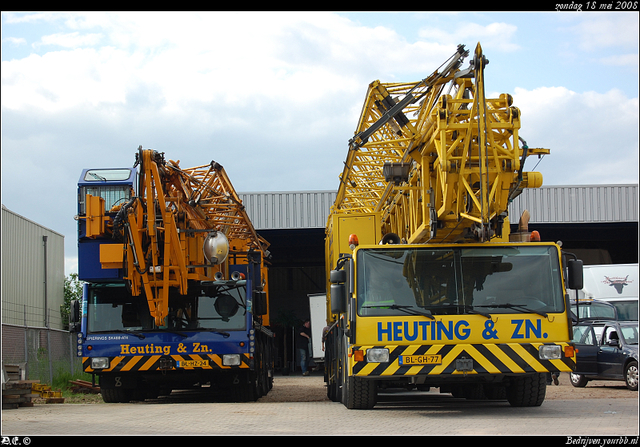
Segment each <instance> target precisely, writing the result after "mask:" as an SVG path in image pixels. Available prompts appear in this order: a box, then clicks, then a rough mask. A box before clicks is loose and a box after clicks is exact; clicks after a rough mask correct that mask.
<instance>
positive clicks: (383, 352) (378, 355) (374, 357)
mask: <svg viewBox="0 0 640 447" xmlns="http://www.w3.org/2000/svg"><path fill="white" fill-rule="evenodd" d="M388 361H389V350H388V349H387V348H371V349H367V362H371V363H384V362H388Z"/></svg>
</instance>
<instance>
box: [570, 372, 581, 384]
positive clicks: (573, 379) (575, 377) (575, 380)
mask: <svg viewBox="0 0 640 447" xmlns="http://www.w3.org/2000/svg"><path fill="white" fill-rule="evenodd" d="M570 378H571V383H578V382H580V379H581V378H582V376H580V374H575V373H571V374H570Z"/></svg>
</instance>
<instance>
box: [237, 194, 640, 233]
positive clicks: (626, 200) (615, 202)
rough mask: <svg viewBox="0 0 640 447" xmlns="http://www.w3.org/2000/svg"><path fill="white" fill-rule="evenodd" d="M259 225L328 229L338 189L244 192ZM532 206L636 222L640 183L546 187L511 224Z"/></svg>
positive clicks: (551, 215) (519, 206)
mask: <svg viewBox="0 0 640 447" xmlns="http://www.w3.org/2000/svg"><path fill="white" fill-rule="evenodd" d="M239 195H240V198H241V200H242V201H243V203H244V206H245V208H246V209H247V212H248V213H249V217H250V218H251V220H252V222H253V225H254V226H255V227H256V229H258V230H267V229H287V228H324V227H325V225H326V224H327V217H328V215H329V208H331V205H333V202H334V201H335V198H336V192H335V191H299V192H264V193H254V192H249V193H240V194H239ZM525 209H528V210H529V213H530V214H531V219H530V222H532V223H581V222H588V223H598V222H637V221H638V185H584V186H543V187H542V188H536V189H525V190H524V191H523V193H522V194H521V195H520V196H518V197H516V199H515V200H514V201H513V203H512V204H511V205H510V206H509V215H510V216H511V223H517V222H518V218H519V217H520V215H521V214H522V211H523V210H525Z"/></svg>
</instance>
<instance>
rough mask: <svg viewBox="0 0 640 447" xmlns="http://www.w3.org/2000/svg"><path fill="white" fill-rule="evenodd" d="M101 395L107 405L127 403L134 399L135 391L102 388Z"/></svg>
mask: <svg viewBox="0 0 640 447" xmlns="http://www.w3.org/2000/svg"><path fill="white" fill-rule="evenodd" d="M100 394H101V395H102V400H103V401H104V402H105V403H107V404H119V403H127V402H130V401H131V400H132V399H133V390H130V389H125V388H100Z"/></svg>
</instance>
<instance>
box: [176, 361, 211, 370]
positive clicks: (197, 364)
mask: <svg viewBox="0 0 640 447" xmlns="http://www.w3.org/2000/svg"><path fill="white" fill-rule="evenodd" d="M176 363H177V366H178V368H207V367H208V366H209V360H180V361H179V362H176Z"/></svg>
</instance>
